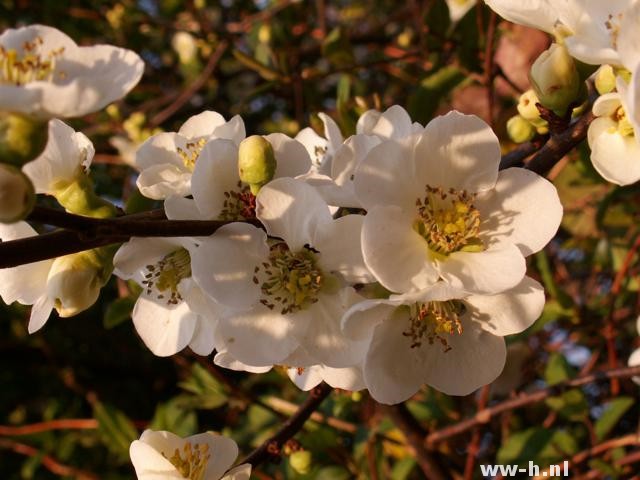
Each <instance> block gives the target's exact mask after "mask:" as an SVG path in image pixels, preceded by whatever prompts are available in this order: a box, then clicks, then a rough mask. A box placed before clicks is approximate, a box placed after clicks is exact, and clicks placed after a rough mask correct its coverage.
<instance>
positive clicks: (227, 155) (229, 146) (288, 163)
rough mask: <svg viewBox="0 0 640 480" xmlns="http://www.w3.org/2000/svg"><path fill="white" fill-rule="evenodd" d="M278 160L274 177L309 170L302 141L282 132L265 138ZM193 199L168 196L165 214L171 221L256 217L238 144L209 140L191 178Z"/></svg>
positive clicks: (295, 174) (289, 175)
mask: <svg viewBox="0 0 640 480" xmlns="http://www.w3.org/2000/svg"><path fill="white" fill-rule="evenodd" d="M264 138H265V139H266V140H267V141H268V142H269V143H270V144H271V147H272V148H273V153H274V156H275V159H276V170H275V174H274V178H282V177H295V176H298V175H300V174H302V173H304V172H306V171H307V170H308V169H309V165H310V159H309V155H308V154H307V152H306V151H305V149H304V147H303V146H302V144H300V142H298V141H296V140H294V139H292V138H290V137H288V136H287V135H284V134H282V133H272V134H271V135H267V136H265V137H264ZM191 192H192V194H193V200H191V199H186V198H182V197H180V196H178V195H174V196H171V197H168V198H167V199H166V201H165V211H166V213H167V217H168V218H172V219H201V220H248V219H253V218H255V200H256V197H255V195H253V194H252V193H251V191H250V188H249V185H247V184H245V183H243V182H241V181H240V174H239V169H238V145H237V144H236V143H235V142H233V141H230V140H225V139H214V140H210V141H209V142H208V143H207V144H206V145H205V147H204V148H203V149H202V151H201V152H200V156H199V158H198V161H197V162H196V165H195V169H194V171H193V177H192V179H191Z"/></svg>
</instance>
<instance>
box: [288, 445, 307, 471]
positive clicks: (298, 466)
mask: <svg viewBox="0 0 640 480" xmlns="http://www.w3.org/2000/svg"><path fill="white" fill-rule="evenodd" d="M312 460H313V458H312V456H311V452H310V451H308V450H300V451H298V452H294V453H292V454H291V456H290V457H289V465H291V468H293V469H294V470H295V471H296V473H299V474H301V475H306V474H307V473H309V472H310V471H311V463H312Z"/></svg>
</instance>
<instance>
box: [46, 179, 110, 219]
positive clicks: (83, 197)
mask: <svg viewBox="0 0 640 480" xmlns="http://www.w3.org/2000/svg"><path fill="white" fill-rule="evenodd" d="M52 194H53V196H54V197H56V200H58V203H60V205H62V206H63V207H64V208H65V209H66V210H67V212H71V213H77V214H78V215H83V216H85V217H93V218H111V217H115V216H116V214H117V210H116V207H115V206H114V205H113V204H111V203H109V202H108V201H107V200H105V199H104V198H101V197H100V196H98V195H97V194H96V193H95V192H94V187H93V182H92V181H91V179H90V178H89V177H88V176H87V174H85V173H84V172H82V171H78V174H77V175H76V177H75V178H73V179H72V180H70V181H65V182H60V183H58V184H56V185H55V186H54V187H53V188H52Z"/></svg>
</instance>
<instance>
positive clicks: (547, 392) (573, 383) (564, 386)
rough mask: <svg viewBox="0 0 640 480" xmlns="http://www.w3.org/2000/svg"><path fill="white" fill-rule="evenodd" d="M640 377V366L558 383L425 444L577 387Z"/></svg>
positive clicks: (456, 426)
mask: <svg viewBox="0 0 640 480" xmlns="http://www.w3.org/2000/svg"><path fill="white" fill-rule="evenodd" d="M636 375H640V366H638V367H625V368H617V369H614V370H603V371H599V372H595V373H591V374H589V375H584V376H580V377H577V378H574V379H572V380H568V381H566V382H561V383H558V384H556V385H554V386H552V387H547V388H541V389H540V390H536V391H533V392H530V393H523V394H521V395H520V396H518V397H516V398H512V399H509V400H505V401H504V402H501V403H498V404H496V405H494V406H492V407H489V408H485V409H482V410H479V411H478V412H477V413H476V414H475V416H474V417H472V418H468V419H466V420H463V421H461V422H458V423H455V424H453V425H450V426H448V427H444V428H442V429H440V430H437V431H435V432H433V433H430V434H429V435H428V436H427V438H426V439H425V444H426V445H428V446H432V445H434V444H436V443H438V442H442V441H443V440H446V439H448V438H451V437H454V436H456V435H460V434H461V433H464V432H466V431H467V430H470V429H472V428H474V427H476V426H478V425H482V424H485V423H488V422H489V421H490V420H491V419H492V418H493V417H495V416H497V415H499V414H501V413H504V412H507V411H510V410H514V409H516V408H520V407H524V406H526V405H530V404H532V403H537V402H541V401H542V400H545V399H547V398H549V397H553V396H556V395H559V394H561V393H562V392H564V391H566V390H568V389H570V388H575V387H580V386H582V385H586V384H589V383H593V382H598V381H605V380H612V379H615V378H629V377H633V376H636Z"/></svg>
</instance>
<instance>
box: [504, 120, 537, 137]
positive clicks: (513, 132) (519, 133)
mask: <svg viewBox="0 0 640 480" xmlns="http://www.w3.org/2000/svg"><path fill="white" fill-rule="evenodd" d="M507 133H508V134H509V138H510V139H511V140H513V141H514V142H515V143H524V142H528V141H529V140H531V139H532V138H533V137H535V135H536V129H535V127H534V126H533V125H531V123H530V122H528V121H527V120H525V119H524V118H523V117H521V116H520V115H516V116H515V117H511V118H510V119H509V121H508V122H507Z"/></svg>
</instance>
